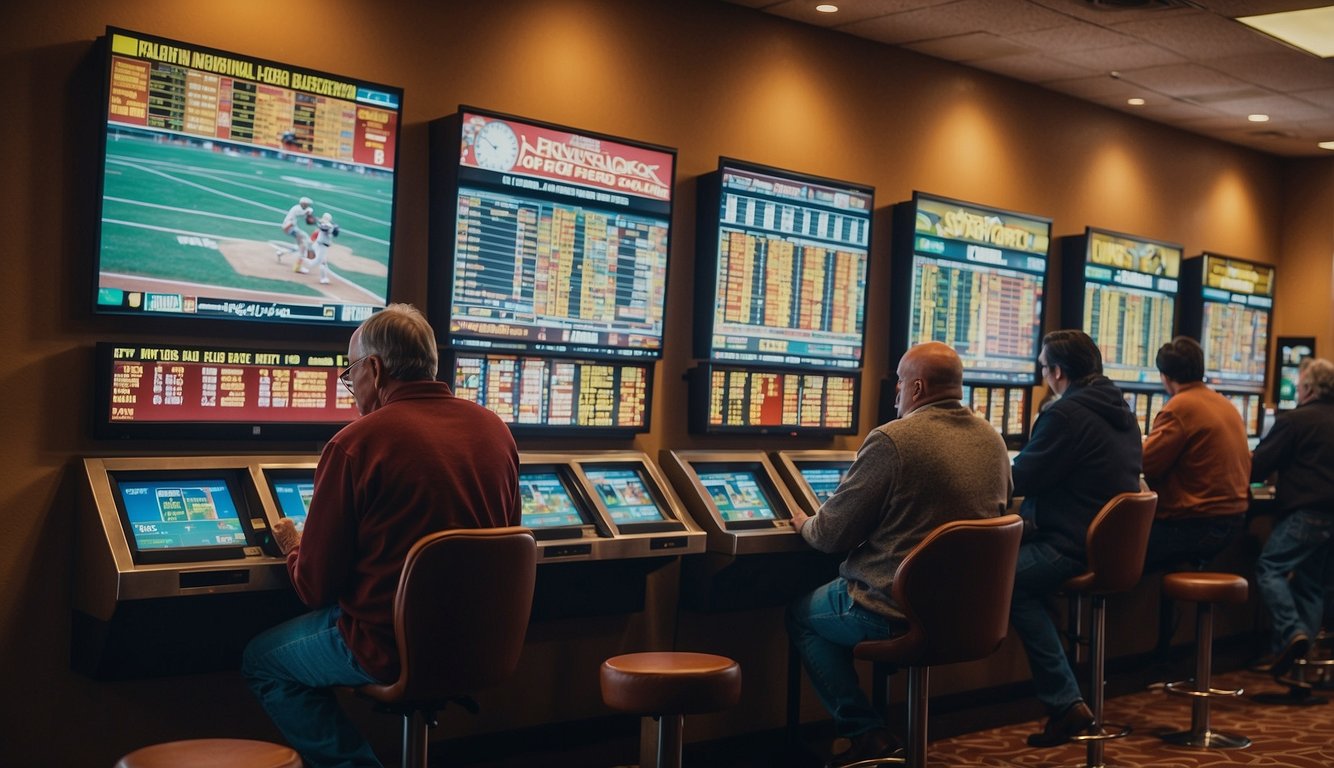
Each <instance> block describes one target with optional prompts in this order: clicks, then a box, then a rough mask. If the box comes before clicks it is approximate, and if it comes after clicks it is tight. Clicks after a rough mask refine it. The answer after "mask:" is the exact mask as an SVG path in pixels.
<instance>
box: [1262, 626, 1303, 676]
mask: <svg viewBox="0 0 1334 768" xmlns="http://www.w3.org/2000/svg"><path fill="white" fill-rule="evenodd" d="M1309 650H1311V638H1309V637H1307V636H1306V633H1305V632H1298V633H1296V634H1295V635H1293V636H1292V637H1291V638H1289V639H1288V644H1287V645H1285V646H1283V650H1281V651H1279V652H1278V657H1277V658H1275V659H1274V663H1273V665H1272V666H1270V667H1269V674H1271V675H1273V676H1274V679H1275V680H1278V679H1280V678H1282V677H1283V676H1284V675H1286V674H1288V673H1289V672H1291V671H1292V666H1293V665H1294V664H1296V663H1297V660H1298V659H1301V658H1304V657H1305V656H1306V652H1307V651H1309Z"/></svg>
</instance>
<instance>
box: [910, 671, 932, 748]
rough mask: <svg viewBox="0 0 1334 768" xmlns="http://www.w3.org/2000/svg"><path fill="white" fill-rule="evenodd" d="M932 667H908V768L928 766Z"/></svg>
mask: <svg viewBox="0 0 1334 768" xmlns="http://www.w3.org/2000/svg"><path fill="white" fill-rule="evenodd" d="M930 683H931V668H930V667H909V668H908V755H907V757H908V762H907V765H908V768H926V739H927V703H928V702H929V701H930V697H931V693H930V690H929V688H930Z"/></svg>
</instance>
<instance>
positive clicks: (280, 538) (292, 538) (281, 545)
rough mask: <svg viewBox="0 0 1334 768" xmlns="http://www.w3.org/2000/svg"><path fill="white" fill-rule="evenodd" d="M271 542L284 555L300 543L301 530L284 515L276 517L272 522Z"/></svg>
mask: <svg viewBox="0 0 1334 768" xmlns="http://www.w3.org/2000/svg"><path fill="white" fill-rule="evenodd" d="M273 542H274V543H275V544H277V545H278V551H279V552H282V553H283V554H284V555H285V554H287V553H288V552H291V551H292V550H293V549H296V545H298V544H300V543H301V532H300V531H298V530H297V529H296V523H293V522H292V521H291V520H290V519H288V518H286V517H281V518H278V522H276V523H274V524H273Z"/></svg>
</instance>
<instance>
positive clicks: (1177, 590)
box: [1162, 571, 1251, 749]
mask: <svg viewBox="0 0 1334 768" xmlns="http://www.w3.org/2000/svg"><path fill="white" fill-rule="evenodd" d="M1247 587H1248V585H1247V583H1246V579H1244V578H1242V577H1241V576H1237V575H1235V574H1231V573H1208V572H1194V571H1185V572H1180V573H1169V574H1167V575H1165V576H1163V595H1164V596H1166V597H1169V598H1171V599H1173V600H1180V601H1187V602H1193V603H1195V604H1196V609H1195V610H1196V613H1195V679H1194V680H1179V681H1177V682H1175V683H1168V684H1167V685H1166V686H1165V688H1164V690H1166V691H1167V692H1168V693H1171V694H1175V695H1178V696H1189V697H1191V708H1190V730H1189V731H1178V732H1176V733H1169V734H1167V735H1165V736H1163V737H1162V739H1163V741H1166V742H1167V743H1168V744H1175V745H1177V746H1180V747H1199V748H1201V749H1244V748H1245V747H1248V746H1250V744H1251V740H1250V739H1248V738H1246V737H1245V736H1238V735H1236V734H1229V733H1219V732H1217V731H1214V730H1212V729H1210V727H1209V700H1210V699H1211V698H1213V697H1214V696H1240V695H1241V694H1242V693H1244V691H1243V690H1242V689H1241V688H1237V689H1235V690H1220V689H1218V688H1211V687H1210V685H1209V680H1210V674H1211V673H1210V669H1211V667H1212V666H1213V643H1214V614H1213V607H1214V603H1244V602H1246V595H1247Z"/></svg>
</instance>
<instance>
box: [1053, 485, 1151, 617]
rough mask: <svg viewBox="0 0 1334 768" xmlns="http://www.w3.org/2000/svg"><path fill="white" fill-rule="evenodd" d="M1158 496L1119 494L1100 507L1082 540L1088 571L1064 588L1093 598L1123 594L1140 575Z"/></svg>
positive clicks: (1133, 584)
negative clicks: (1090, 595) (1115, 593)
mask: <svg viewBox="0 0 1334 768" xmlns="http://www.w3.org/2000/svg"><path fill="white" fill-rule="evenodd" d="M1157 509H1158V494H1156V493H1153V492H1152V491H1148V492H1144V491H1141V492H1139V493H1122V494H1118V495H1116V496H1113V497H1112V499H1111V501H1108V502H1107V503H1106V504H1104V505H1103V508H1102V509H1101V510H1099V511H1098V514H1097V516H1096V517H1094V518H1093V522H1091V523H1089V529H1088V534H1087V536H1086V537H1085V545H1084V547H1085V551H1086V552H1087V557H1088V570H1086V571H1085V572H1084V573H1082V574H1080V575H1078V576H1075V577H1074V578H1072V579H1070V580H1069V581H1067V582H1065V589H1066V590H1067V591H1073V592H1084V593H1087V594H1093V595H1105V594H1110V593H1112V592H1126V591H1129V590H1130V589H1133V588H1134V586H1135V585H1136V584H1138V583H1139V580H1140V577H1141V576H1142V575H1143V574H1144V554H1145V551H1146V550H1147V549H1148V546H1149V530H1150V529H1151V528H1152V527H1153V513H1154V512H1155V511H1156V510H1157Z"/></svg>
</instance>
